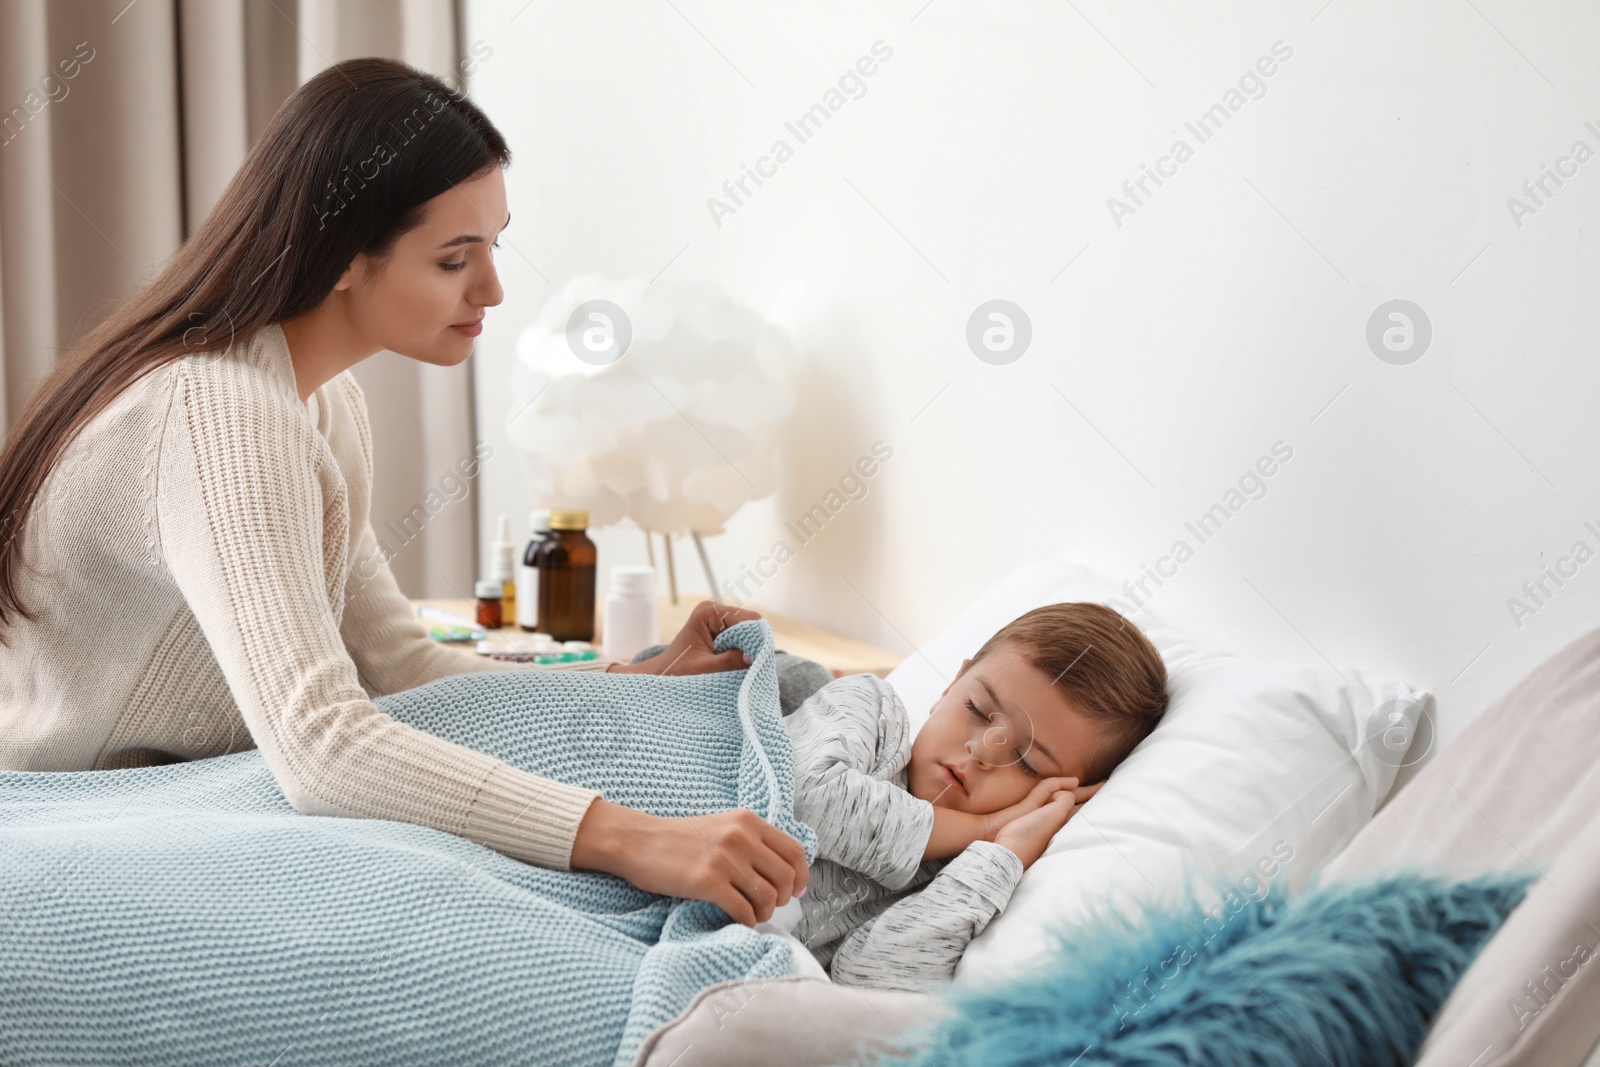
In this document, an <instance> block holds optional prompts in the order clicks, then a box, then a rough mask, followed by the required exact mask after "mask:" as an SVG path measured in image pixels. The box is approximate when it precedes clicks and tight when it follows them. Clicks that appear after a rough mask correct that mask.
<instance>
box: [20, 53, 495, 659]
mask: <svg viewBox="0 0 1600 1067" xmlns="http://www.w3.org/2000/svg"><path fill="white" fill-rule="evenodd" d="M510 162H511V151H510V149H509V148H507V147H506V142H505V138H504V137H502V136H501V135H500V132H499V131H498V130H496V129H495V128H494V126H493V124H491V123H490V122H489V119H488V117H487V116H485V115H484V113H483V112H482V111H481V110H480V109H479V108H478V107H477V106H476V105H475V104H473V103H472V102H471V101H470V100H468V99H467V98H466V97H465V96H464V95H463V94H462V93H461V92H459V91H458V90H455V89H453V88H451V87H450V86H449V85H447V84H446V83H445V82H444V81H442V80H440V79H439V78H436V77H434V76H433V75H431V74H427V73H424V72H422V71H419V70H417V69H416V68H414V67H411V66H409V65H407V64H405V63H401V62H399V61H397V60H392V59H383V58H379V57H375V56H373V57H363V58H360V59H350V60H346V61H345V62H343V63H339V64H337V65H335V66H332V67H329V68H328V69H326V70H324V71H322V72H321V73H320V74H318V75H316V76H315V77H313V78H312V79H311V80H309V81H308V82H306V83H305V84H304V85H302V86H301V87H300V88H298V89H296V90H295V92H294V93H293V95H291V96H290V97H289V99H287V100H285V101H284V103H283V106H282V107H280V108H279V109H278V113H277V114H276V115H274V116H273V117H272V121H271V122H270V123H269V124H268V125H267V128H266V129H265V130H264V131H262V134H261V136H260V138H258V139H257V141H256V143H255V144H254V145H253V146H252V147H251V149H250V152H249V154H248V155H247V156H246V157H245V160H244V163H243V165H241V166H240V168H239V172H238V173H237V174H235V175H234V176H233V180H232V181H230V182H229V183H228V187H227V188H226V189H225V190H224V191H223V193H222V196H221V198H220V199H219V200H218V201H217V204H216V206H215V207H214V208H213V209H212V210H211V213H210V214H209V215H208V216H206V220H205V222H203V223H202V224H201V225H200V228H199V229H198V230H197V231H196V232H195V234H194V235H193V236H192V237H190V238H189V239H188V240H187V241H185V242H184V244H183V246H182V247H181V248H179V249H178V251H177V253H176V254H175V255H173V257H172V259H171V260H170V261H169V262H168V263H167V265H166V267H165V268H164V269H163V270H162V272H161V274H160V276H159V277H157V278H156V279H155V280H154V281H152V282H150V283H149V284H148V285H146V286H144V287H143V288H142V289H140V290H138V291H137V292H135V293H134V294H133V295H132V296H131V297H130V298H128V300H127V301H126V302H125V303H123V304H122V305H121V306H119V307H118V308H117V309H116V310H115V311H113V312H112V313H111V314H110V315H109V316H108V317H107V318H106V319H105V320H104V321H102V322H101V323H99V324H98V325H97V326H95V327H94V328H93V329H91V330H90V331H89V333H88V334H87V335H86V336H84V337H83V338H82V339H81V340H79V341H78V342H76V343H75V344H74V345H72V347H71V348H70V349H68V351H67V353H66V354H65V355H64V356H63V357H62V358H61V359H60V361H59V362H57V364H56V365H55V367H54V368H53V369H52V370H51V372H50V373H49V374H48V375H47V376H46V377H45V379H44V381H43V382H41V383H40V384H39V386H38V387H37V388H36V389H35V390H34V393H33V395H32V396H31V397H30V398H29V400H28V403H27V405H26V407H25V408H24V409H23V412H22V416H21V418H20V419H18V421H17V424H16V425H15V426H14V427H12V429H11V432H10V433H9V435H8V436H7V437H6V442H5V447H4V450H3V451H0V644H4V643H6V642H5V638H4V629H5V627H6V625H7V623H8V622H9V621H10V619H11V618H12V615H13V613H15V614H18V615H21V616H22V617H23V618H26V619H29V620H33V619H35V618H36V616H35V615H34V614H33V613H32V612H31V611H30V610H29V608H28V607H27V606H26V605H24V604H23V603H22V602H21V599H20V597H19V595H18V585H17V570H16V568H17V567H18V566H19V565H20V564H21V560H20V559H19V558H18V553H19V549H20V545H21V540H22V539H21V537H20V533H21V531H22V529H23V528H24V526H25V524H26V522H27V520H28V515H29V511H30V509H31V507H32V504H33V501H34V498H35V497H36V496H37V495H38V493H39V491H40V488H41V487H42V486H43V484H44V482H45V479H46V477H47V476H48V475H49V473H50V469H51V467H52V465H53V464H54V463H55V462H56V460H57V459H58V458H59V457H60V456H61V454H62V452H63V450H64V449H65V448H66V447H67V445H68V444H69V443H70V442H71V440H72V438H73V436H74V435H75V434H77V433H78V431H79V430H81V429H82V428H83V426H84V425H85V424H86V423H88V422H89V421H90V420H91V419H93V418H94V417H95V415H96V414H98V413H99V412H100V411H101V410H102V409H104V408H105V407H106V405H107V404H109V403H110V402H111V401H112V400H113V399H115V398H116V396H117V394H119V393H120V392H122V391H123V389H125V388H126V387H128V386H129V385H130V384H132V383H133V382H134V381H136V380H137V379H138V378H139V377H141V376H142V375H144V374H146V373H147V372H149V371H152V370H154V369H156V368H158V367H161V366H163V365H164V364H166V363H169V362H171V361H172V360H174V359H178V358H181V357H183V356H187V355H194V354H196V353H198V352H207V351H221V350H223V349H226V348H228V347H229V345H231V344H232V343H233V340H234V338H235V337H239V338H243V337H247V336H249V335H250V334H251V333H254V332H255V331H256V330H257V329H259V328H260V327H262V326H266V325H269V324H271V323H274V322H280V321H282V320H284V319H291V318H294V317H295V316H297V315H301V314H303V313H305V312H307V311H310V310H311V309H312V308H315V307H316V306H317V305H318V304H320V303H321V302H322V300H323V299H324V298H325V297H326V296H327V295H328V294H329V293H330V292H332V290H333V286H334V284H335V283H336V282H337V281H338V280H339V278H340V276H341V275H342V274H343V273H344V271H345V269H346V268H347V267H348V266H349V265H350V263H351V262H352V261H353V260H354V259H355V257H356V255H357V254H359V253H363V252H365V253H366V254H368V255H369V256H372V257H373V258H374V259H376V260H377V261H379V263H381V262H382V261H383V260H384V259H385V258H387V256H388V255H389V254H390V253H391V252H392V251H393V249H394V244H395V242H396V241H397V240H398V239H399V238H400V237H401V235H403V234H405V233H406V232H407V231H408V230H411V229H412V228H414V227H415V226H416V225H418V224H419V223H420V222H421V221H422V216H423V212H424V205H425V204H426V203H427V201H429V200H431V199H432V198H434V197H435V196H438V195H439V194H440V193H443V192H445V191H446V190H448V189H450V188H451V187H453V186H455V185H458V184H460V183H462V182H464V181H469V180H471V179H473V178H476V177H479V176H481V175H483V174H487V173H490V172H491V170H492V168H493V167H495V166H500V167H505V166H507V165H509V164H510Z"/></svg>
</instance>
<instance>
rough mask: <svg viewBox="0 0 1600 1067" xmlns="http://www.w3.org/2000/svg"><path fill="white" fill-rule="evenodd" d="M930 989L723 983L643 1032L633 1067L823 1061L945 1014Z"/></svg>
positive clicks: (802, 981) (772, 1066)
mask: <svg viewBox="0 0 1600 1067" xmlns="http://www.w3.org/2000/svg"><path fill="white" fill-rule="evenodd" d="M944 1010H946V1009H944V1007H943V1005H942V1004H941V1003H940V1002H939V1001H938V1000H937V999H936V998H935V997H934V996H933V995H932V994H929V993H910V992H904V991H901V990H897V989H864V988H862V987H860V986H845V985H835V984H834V983H832V982H825V981H823V980H821V979H819V978H768V979H754V980H751V981H748V982H721V983H719V984H717V985H714V986H710V987H709V988H706V989H703V990H701V991H700V993H699V995H698V996H696V997H695V998H694V1000H692V1001H690V1002H689V1006H688V1007H687V1008H685V1009H684V1010H683V1013H682V1014H680V1015H679V1016H678V1017H677V1018H676V1019H674V1020H673V1021H672V1022H670V1023H667V1024H666V1025H665V1026H661V1027H658V1028H657V1029H656V1030H655V1032H654V1033H652V1034H651V1035H650V1036H649V1037H647V1038H645V1041H644V1044H643V1045H641V1046H639V1052H638V1055H636V1056H635V1057H634V1060H633V1067H669V1065H670V1067H749V1065H750V1064H761V1065H762V1067H829V1065H831V1064H837V1063H847V1062H849V1061H850V1060H852V1059H854V1058H855V1057H856V1054H857V1053H858V1052H860V1051H863V1050H865V1049H867V1048H881V1047H883V1046H884V1045H885V1044H887V1043H888V1042H890V1041H894V1040H897V1039H898V1038H899V1037H901V1036H903V1035H906V1034H909V1033H910V1032H911V1031H912V1030H914V1029H916V1028H917V1027H918V1026H921V1025H922V1024H923V1023H925V1022H931V1021H932V1020H934V1019H935V1018H937V1017H938V1016H939V1013H941V1012H943V1011H944Z"/></svg>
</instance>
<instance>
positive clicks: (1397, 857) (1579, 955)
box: [1321, 630, 1600, 1067]
mask: <svg viewBox="0 0 1600 1067" xmlns="http://www.w3.org/2000/svg"><path fill="white" fill-rule="evenodd" d="M1597 809H1600V630H1596V631H1594V632H1592V633H1589V634H1587V635H1585V636H1584V637H1581V638H1579V639H1578V640H1577V641H1574V642H1573V643H1572V644H1570V645H1568V646H1567V647H1566V648H1564V649H1562V650H1561V651H1560V652H1558V653H1557V654H1556V655H1555V656H1553V657H1551V658H1550V659H1549V660H1547V661H1546V662H1545V663H1543V664H1541V665H1540V666H1539V667H1538V668H1537V669H1536V670H1535V671H1534V672H1533V673H1532V674H1530V675H1529V676H1528V677H1527V678H1525V679H1523V680H1522V681H1521V682H1519V683H1518V684H1517V685H1516V686H1514V687H1513V688H1512V689H1511V691H1510V692H1508V693H1506V694H1505V696H1503V697H1501V698H1500V699H1499V700H1497V701H1495V702H1494V704H1492V705H1491V706H1490V707H1489V708H1488V710H1486V711H1485V712H1484V713H1483V714H1482V715H1480V716H1479V717H1478V718H1477V719H1475V720H1474V721H1473V722H1472V724H1471V725H1470V726H1468V727H1467V729H1466V730H1465V731H1464V732H1463V733H1462V734H1461V736H1460V737H1459V738H1457V739H1456V741H1455V743H1453V744H1452V745H1451V746H1450V747H1449V748H1448V749H1446V750H1445V751H1444V752H1442V753H1441V754H1440V755H1439V757H1438V758H1437V759H1436V760H1434V761H1433V762H1432V763H1431V764H1428V765H1427V766H1425V767H1424V768H1423V769H1422V771H1421V772H1420V773H1418V774H1417V776H1416V777H1415V778H1414V779H1413V780H1412V781H1411V782H1410V783H1409V784H1407V785H1406V786H1405V787H1404V788H1402V789H1401V790H1400V792H1399V793H1398V794H1396V795H1395V798H1394V799H1393V800H1392V801H1390V802H1389V804H1387V805H1386V806H1385V807H1384V808H1383V809H1382V810H1381V811H1379V812H1378V814H1377V815H1376V816H1375V817H1374V818H1373V820H1372V821H1371V822H1370V823H1368V824H1367V825H1366V826H1365V827H1363V828H1362V829H1361V831H1360V832H1359V833H1357V834H1356V836H1355V837H1354V838H1353V839H1352V840H1351V842H1350V844H1349V845H1347V846H1346V847H1345V849H1344V851H1343V852H1341V853H1340V854H1339V855H1338V856H1335V857H1334V858H1333V859H1332V860H1330V861H1329V862H1328V863H1327V865H1326V866H1325V867H1324V868H1323V870H1322V873H1321V878H1322V879H1323V880H1324V881H1331V880H1333V879H1337V878H1351V877H1361V876H1363V875H1367V874H1370V873H1373V872H1375V871H1378V870H1380V869H1385V868H1392V867H1397V866H1422V867H1430V868H1434V869H1437V870H1440V871H1443V872H1450V873H1454V874H1459V875H1471V874H1476V873H1482V872H1485V871H1490V870H1500V869H1518V870H1524V871H1528V872H1529V873H1535V872H1537V873H1538V874H1539V875H1540V877H1539V878H1538V880H1537V881H1536V882H1535V883H1534V884H1533V885H1532V886H1530V888H1529V891H1528V896H1527V898H1526V899H1525V900H1524V901H1523V902H1522V904H1521V905H1520V906H1519V907H1518V908H1517V909H1516V910H1515V911H1514V912H1512V913H1511V916H1510V917H1509V918H1508V919H1507V920H1506V924H1505V925H1504V926H1503V927H1502V928H1501V929H1500V930H1499V931H1497V932H1496V934H1495V936H1494V937H1493V938H1492V939H1490V941H1489V944H1487V945H1485V946H1484V949H1483V952H1482V953H1481V954H1480V955H1479V957H1478V958H1477V959H1476V960H1474V961H1473V964H1472V966H1471V967H1469V968H1468V969H1467V973H1466V974H1464V975H1462V977H1461V981H1460V982H1459V983H1457V985H1456V988H1455V989H1454V990H1453V991H1452V993H1451V995H1450V997H1449V998H1448V999H1447V1000H1446V1001H1445V1004H1444V1006H1443V1008H1442V1009H1441V1010H1440V1013H1439V1017H1438V1018H1437V1019H1436V1020H1435V1021H1434V1026H1433V1029H1432V1030H1431V1032H1430V1033H1429V1035H1428V1038H1427V1040H1426V1042H1425V1043H1424V1045H1423V1052H1422V1056H1421V1058H1420V1059H1419V1060H1418V1061H1417V1064H1418V1067H1445V1065H1450V1067H1465V1065H1466V1064H1471V1065H1472V1067H1513V1065H1519V1067H1520V1065H1524V1064H1525V1065H1528V1067H1534V1065H1537V1067H1562V1065H1571V1067H1578V1065H1580V1064H1582V1063H1583V1062H1584V1058H1585V1056H1587V1055H1588V1053H1589V1051H1590V1049H1592V1048H1594V1046H1595V1043H1596V1041H1597V1040H1600V963H1596V962H1594V957H1595V956H1597V955H1600V821H1597V820H1596V818H1595V812H1596V810H1597ZM1546 968H1548V969H1549V970H1548V971H1547V970H1546ZM1524 983H1532V984H1533V985H1534V986H1535V987H1536V989H1537V987H1539V986H1540V985H1541V983H1542V984H1543V985H1544V989H1543V990H1538V996H1537V998H1535V997H1533V996H1532V995H1531V994H1530V992H1529V990H1528V988H1527V987H1526V986H1525V985H1524Z"/></svg>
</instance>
